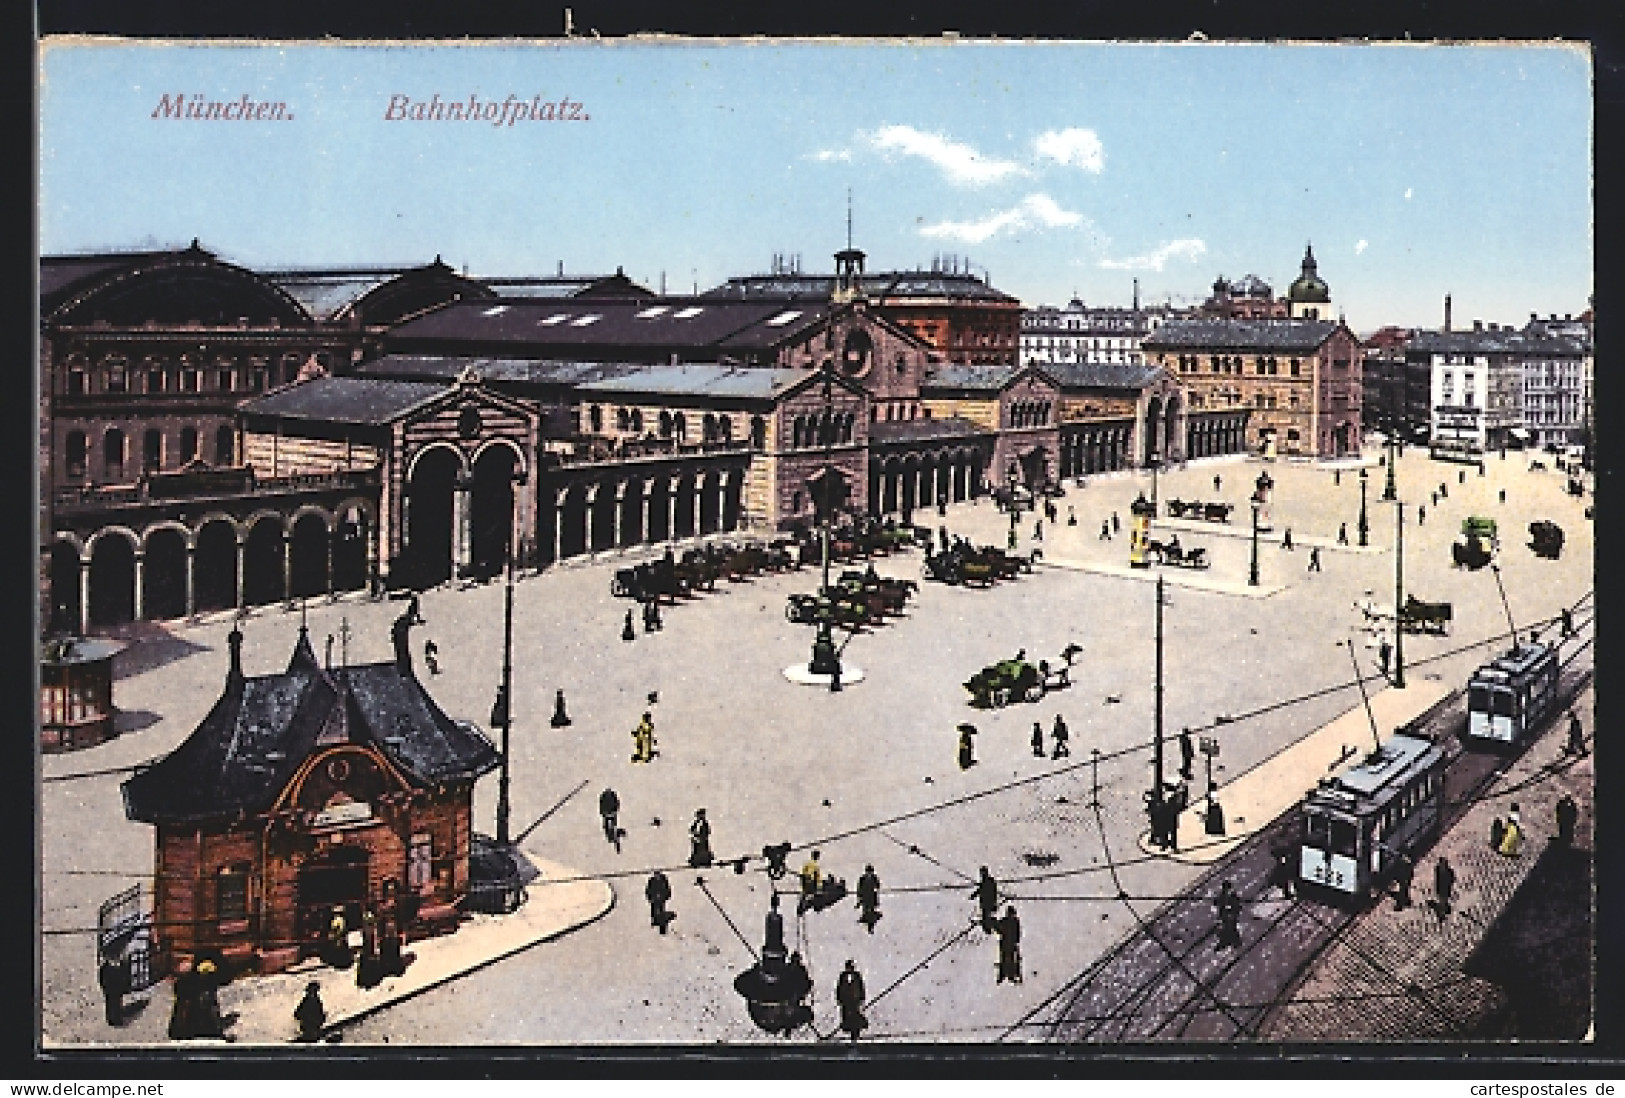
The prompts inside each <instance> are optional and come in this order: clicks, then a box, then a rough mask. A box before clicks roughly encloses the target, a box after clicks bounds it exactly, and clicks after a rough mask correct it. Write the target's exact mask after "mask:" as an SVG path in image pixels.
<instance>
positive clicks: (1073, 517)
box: [1066, 503, 1078, 526]
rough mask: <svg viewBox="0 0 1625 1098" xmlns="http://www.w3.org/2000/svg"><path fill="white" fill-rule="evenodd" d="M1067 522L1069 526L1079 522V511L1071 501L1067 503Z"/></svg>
mask: <svg viewBox="0 0 1625 1098" xmlns="http://www.w3.org/2000/svg"><path fill="white" fill-rule="evenodd" d="M1066 524H1067V525H1068V526H1076V525H1077V524H1078V512H1077V511H1076V510H1075V509H1074V508H1073V506H1072V505H1071V504H1070V503H1069V504H1067V505H1066Z"/></svg>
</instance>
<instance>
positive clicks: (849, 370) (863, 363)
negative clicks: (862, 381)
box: [841, 329, 874, 377]
mask: <svg viewBox="0 0 1625 1098" xmlns="http://www.w3.org/2000/svg"><path fill="white" fill-rule="evenodd" d="M873 358H874V342H873V341H872V340H871V339H870V338H869V335H868V333H867V332H864V331H862V330H861V329H860V330H856V331H852V332H849V333H847V337H846V340H845V342H844V343H843V344H842V346H841V373H843V374H845V375H846V376H847V377H863V376H864V375H865V374H867V373H868V372H869V366H870V363H871V360H872V359H873Z"/></svg>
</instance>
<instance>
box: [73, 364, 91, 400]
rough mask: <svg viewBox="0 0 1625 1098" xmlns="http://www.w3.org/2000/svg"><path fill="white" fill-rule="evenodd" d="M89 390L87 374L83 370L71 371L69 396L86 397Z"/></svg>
mask: <svg viewBox="0 0 1625 1098" xmlns="http://www.w3.org/2000/svg"><path fill="white" fill-rule="evenodd" d="M87 389H88V385H87V382H86V378H85V372H84V371H83V370H69V371H68V395H69V396H84V395H85V393H86V391H87Z"/></svg>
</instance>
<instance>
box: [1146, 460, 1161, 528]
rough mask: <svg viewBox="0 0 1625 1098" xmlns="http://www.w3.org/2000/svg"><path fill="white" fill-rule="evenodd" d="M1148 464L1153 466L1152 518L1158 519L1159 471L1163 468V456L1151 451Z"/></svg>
mask: <svg viewBox="0 0 1625 1098" xmlns="http://www.w3.org/2000/svg"><path fill="white" fill-rule="evenodd" d="M1146 464H1147V465H1149V466H1151V517H1152V518H1156V517H1157V470H1158V469H1159V468H1160V467H1161V466H1162V456H1161V455H1160V454H1158V453H1157V452H1156V451H1155V450H1153V451H1151V456H1150V457H1149V458H1148V459H1146Z"/></svg>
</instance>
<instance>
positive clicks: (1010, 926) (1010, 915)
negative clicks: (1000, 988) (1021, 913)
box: [993, 904, 1021, 984]
mask: <svg viewBox="0 0 1625 1098" xmlns="http://www.w3.org/2000/svg"><path fill="white" fill-rule="evenodd" d="M993 932H994V933H995V934H997V935H998V936H999V978H998V979H997V980H995V981H994V983H999V984H1002V983H1004V982H1005V981H1006V980H1009V981H1010V982H1011V983H1016V984H1019V983H1021V920H1020V919H1019V918H1017V917H1016V906H1015V905H1014V904H1006V905H1005V908H1004V917H1003V918H1002V919H1000V920H999V921H998V922H997V923H995V924H993Z"/></svg>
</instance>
